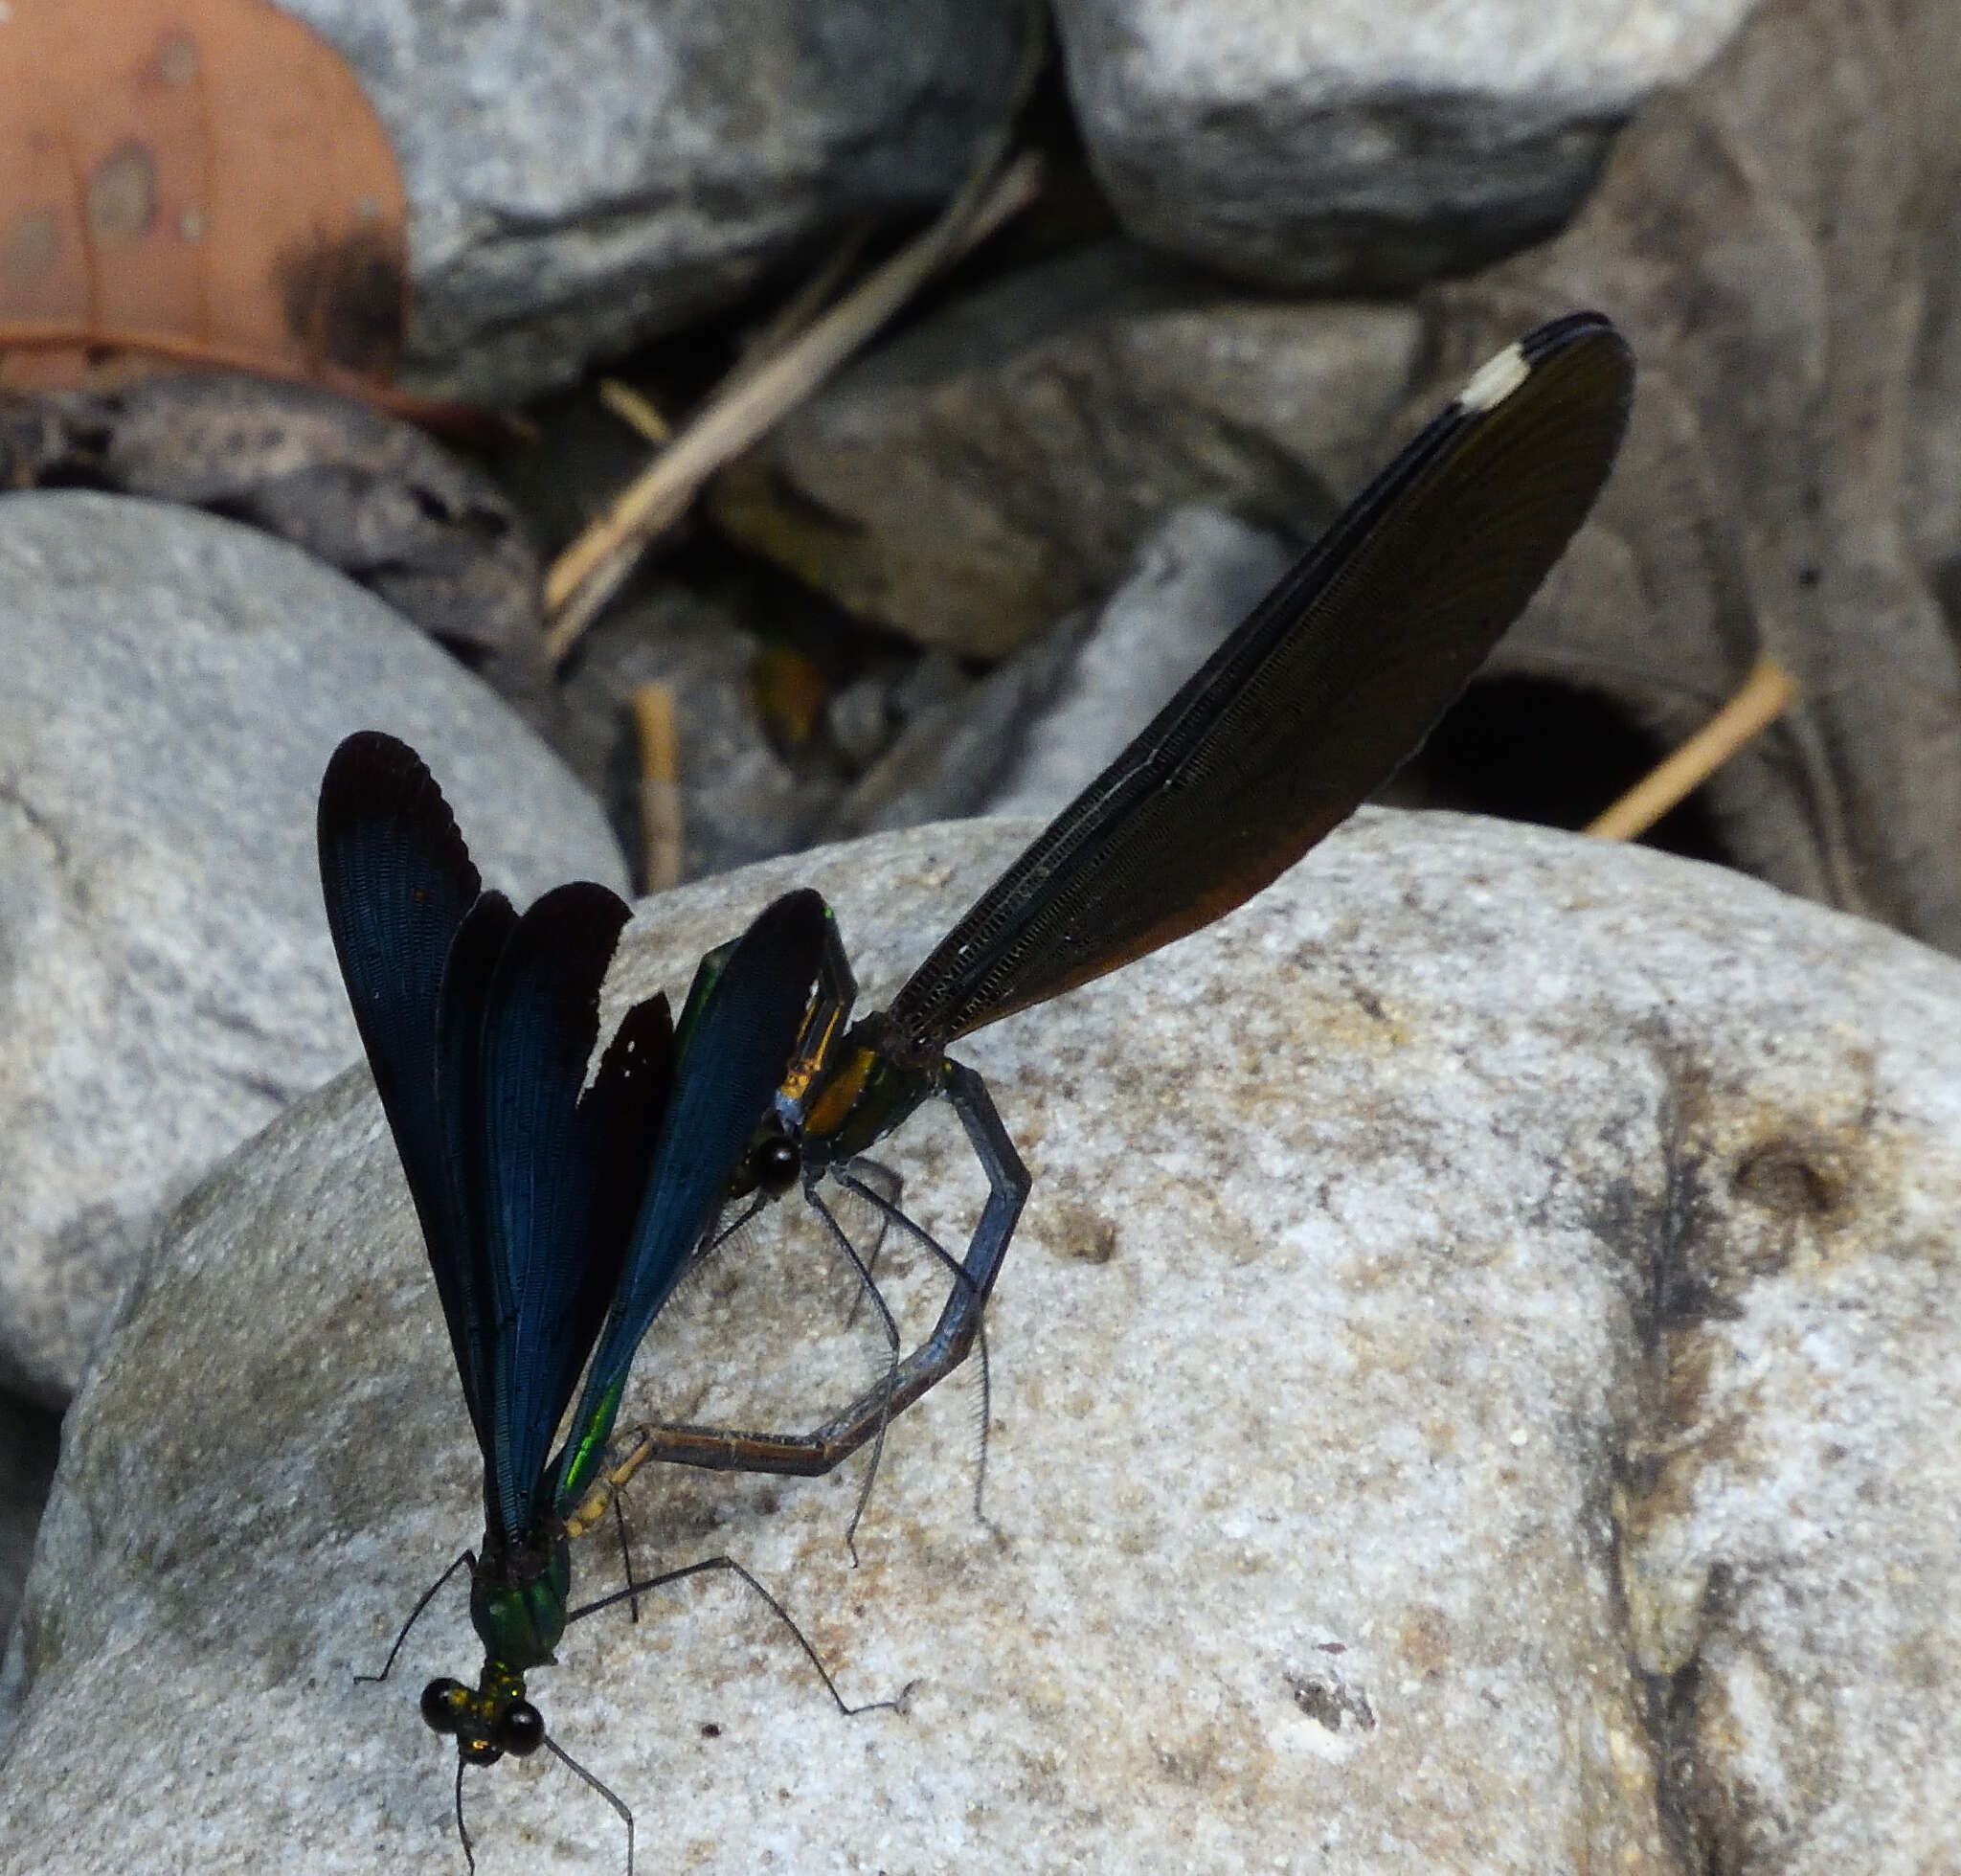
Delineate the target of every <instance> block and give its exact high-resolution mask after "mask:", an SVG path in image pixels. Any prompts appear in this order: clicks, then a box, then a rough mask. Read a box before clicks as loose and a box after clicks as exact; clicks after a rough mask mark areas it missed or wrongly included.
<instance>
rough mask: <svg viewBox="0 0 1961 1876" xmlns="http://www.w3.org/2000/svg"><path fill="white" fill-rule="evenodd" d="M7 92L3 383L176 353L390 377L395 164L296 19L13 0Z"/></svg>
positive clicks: (113, 2)
mask: <svg viewBox="0 0 1961 1876" xmlns="http://www.w3.org/2000/svg"><path fill="white" fill-rule="evenodd" d="M0 98H5V99H6V100H7V110H6V114H5V117H4V119H0V385H5V386H7V387H10V388H27V387H64V386H66V387H72V386H78V385H82V384H88V383H101V382H102V381H103V380H104V377H105V376H106V377H107V378H108V379H110V380H111V381H114V380H117V379H120V378H122V377H126V376H128V375H130V374H131V373H132V372H134V371H138V370H141V369H143V361H144V360H146V359H147V358H150V357H154V356H159V355H171V354H174V355H176V356H178V357H180V358H181V357H184V356H186V355H189V356H192V357H195V358H200V359H202V360H204V361H205V362H209V363H212V364H220V365H226V366H232V367H240V366H243V367H247V368H251V369H258V370H262V371H265V372H268V373H272V374H274V375H278V376H294V375H301V376H306V377H312V378H318V379H321V380H323V381H326V382H329V383H341V384H343V385H345V386H347V388H354V382H355V381H365V382H366V383H370V384H373V383H381V382H385V381H386V380H388V379H389V378H390V377H391V376H392V375H393V373H394V367H395V363H396V360H397V358H398V357H399V355H400V350H401V343H402V334H403V329H404V327H405V325H406V320H407V305H408V294H407V278H408V276H407V251H406V244H405V239H404V234H403V229H404V226H405V214H406V211H405V199H404V194H403V190H402V181H401V172H400V170H399V168H398V166H397V165H396V163H395V160H394V151H393V150H392V148H391V147H390V146H389V141H388V135H387V133H386V131H384V130H383V128H382V126H381V122H380V120H379V119H378V118H377V117H376V116H375V114H374V111H373V108H372V105H371V104H370V103H369V102H368V99H367V97H366V95H365V93H364V92H363V91H362V89H361V87H360V84H359V82H358V81H357V80H356V79H355V78H354V75H353V74H352V72H350V71H349V69H348V67H347V66H346V65H345V64H344V63H343V62H342V60H341V59H340V57H339V56H338V55H337V54H335V53H334V52H333V51H332V50H331V49H330V48H329V47H328V46H327V44H326V43H325V42H324V41H323V40H321V39H319V38H317V37H315V36H314V34H312V33H311V32H309V31H308V30H307V29H306V28H305V27H304V26H302V25H301V24H300V22H299V21H298V20H295V19H293V18H292V17H290V16H289V15H288V14H286V13H283V12H282V11H280V10H279V9H278V8H277V7H275V6H272V5H271V4H269V0H95V3H94V4H84V0H8V4H7V5H6V6H5V7H4V8H0ZM105 352H106V353H109V354H113V355H112V356H110V357H108V358H107V359H104V358H103V356H102V354H103V353H105Z"/></svg>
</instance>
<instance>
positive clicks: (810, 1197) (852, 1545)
mask: <svg viewBox="0 0 1961 1876" xmlns="http://www.w3.org/2000/svg"><path fill="white" fill-rule="evenodd" d="M840 1183H841V1184H842V1183H844V1182H842V1181H841V1182H840ZM849 1189H850V1190H853V1191H857V1192H861V1193H864V1194H865V1195H866V1196H868V1197H869V1196H870V1195H871V1188H870V1187H868V1186H862V1185H858V1184H856V1183H855V1182H854V1183H853V1184H852V1185H851V1186H850V1187H849ZM803 1196H804V1198H805V1199H806V1200H807V1201H808V1202H809V1205H810V1209H812V1210H813V1211H815V1212H816V1213H817V1215H818V1216H819V1217H820V1218H822V1219H823V1224H824V1229H825V1230H826V1231H827V1232H830V1234H831V1237H832V1239H833V1240H834V1241H835V1243H836V1244H837V1246H838V1248H839V1249H840V1250H841V1251H843V1252H844V1254H845V1256H846V1257H848V1258H849V1259H850V1260H851V1267H852V1269H853V1270H855V1271H856V1272H857V1273H858V1281H859V1285H860V1288H859V1292H858V1294H859V1296H860V1297H861V1298H863V1297H869V1298H870V1299H871V1305H872V1307H873V1308H874V1309H876V1310H877V1311H878V1320H879V1322H881V1323H883V1324H884V1326H885V1341H886V1347H887V1349H888V1351H889V1353H888V1358H887V1361H886V1370H885V1388H884V1390H883V1391H882V1397H883V1399H884V1401H885V1403H886V1406H885V1410H884V1412H883V1413H881V1414H880V1417H879V1422H878V1433H877V1435H876V1436H875V1437H874V1439H873V1440H872V1443H871V1463H870V1465H869V1466H868V1467H867V1468H866V1472H865V1483H864V1484H863V1485H862V1486H861V1487H860V1488H859V1492H858V1503H856V1504H855V1505H854V1506H853V1507H852V1509H851V1522H850V1523H849V1524H848V1525H846V1526H845V1548H846V1549H848V1550H849V1551H850V1553H851V1568H852V1569H853V1570H856V1569H857V1568H858V1526H859V1525H860V1523H861V1522H862V1521H863V1519H864V1517H865V1507H866V1506H867V1505H868V1504H869V1503H871V1488H872V1486H873V1484H874V1483H875V1482H876V1481H877V1479H878V1462H879V1460H880V1459H882V1458H884V1457H885V1430H886V1428H887V1427H888V1426H889V1425H890V1423H891V1407H890V1402H891V1390H892V1381H893V1379H894V1377H895V1376H896V1375H897V1374H898V1371H899V1347H900V1343H899V1325H898V1323H897V1322H894V1321H893V1320H892V1312H891V1310H890V1308H889V1307H888V1306H887V1304H886V1300H885V1298H884V1297H882V1296H881V1295H880V1294H879V1290H878V1285H877V1284H876V1283H874V1282H873V1281H872V1280H871V1272H870V1271H869V1270H868V1269H867V1268H866V1266H865V1261H864V1259H863V1258H861V1257H860V1256H859V1254H858V1248H857V1246H856V1245H854V1244H853V1243H852V1242H851V1240H850V1237H849V1236H848V1235H847V1234H846V1232H845V1228H844V1227H843V1226H842V1225H840V1224H839V1223H838V1220H837V1215H836V1214H835V1213H834V1212H833V1211H832V1210H831V1209H830V1207H829V1206H827V1205H826V1204H824V1202H823V1200H822V1199H821V1198H819V1197H818V1195H817V1182H816V1180H814V1179H812V1180H806V1181H805V1182H804V1187H803ZM884 1235H885V1233H884V1232H883V1231H881V1232H880V1233H879V1236H880V1237H881V1238H883V1237H884Z"/></svg>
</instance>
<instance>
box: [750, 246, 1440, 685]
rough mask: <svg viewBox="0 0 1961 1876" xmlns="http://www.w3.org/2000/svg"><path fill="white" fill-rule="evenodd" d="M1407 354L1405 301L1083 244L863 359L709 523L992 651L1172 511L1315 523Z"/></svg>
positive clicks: (1395, 390) (797, 422)
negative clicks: (1244, 277)
mask: <svg viewBox="0 0 1961 1876" xmlns="http://www.w3.org/2000/svg"><path fill="white" fill-rule="evenodd" d="M1421 337H1422V330H1421V326H1420V324H1419V322H1418V320H1417V317H1416V315H1415V314H1414V313H1413V312H1411V311H1410V310H1409V308H1407V307H1395V306H1380V305H1315V306H1308V305H1286V304H1275V303H1273V302H1269V301H1260V300H1250V299H1248V298H1246V297H1245V296H1244V295H1239V294H1235V293H1234V292H1233V291H1232V290H1231V289H1227V288H1222V287H1221V286H1220V285H1219V284H1218V283H1215V282H1209V281H1206V280H1204V279H1202V278H1200V277H1198V276H1195V275H1193V274H1192V273H1191V272H1189V271H1188V270H1186V269H1183V268H1179V267H1173V266H1169V265H1166V264H1164V263H1161V262H1159V261H1157V260H1152V259H1151V258H1150V257H1148V256H1146V255H1143V254H1141V253H1139V252H1138V250H1137V249H1135V248H1132V247H1130V246H1128V245H1126V244H1124V243H1122V242H1110V243H1105V244H1101V245H1098V246H1096V247H1093V248H1091V249H1088V250H1085V251H1082V252H1079V253H1076V254H1072V255H1069V256H1067V257H1065V258H1063V259H1061V260H1053V261H1048V262H1045V263H1043V264H1041V265H1039V266H1035V267H1030V268H1027V269H1026V270H1025V271H1023V272H1021V273H1019V274H1015V275H1012V276H1010V277H1009V278H1008V279H1006V280H1004V281H1003V282H1000V283H997V284H996V285H994V286H992V287H990V288H988V289H987V290H986V291H984V292H982V293H981V294H978V295H976V296H975V297H974V298H973V299H971V300H969V301H965V302H962V303H959V304H958V305H954V306H952V307H949V308H947V309H946V310H945V311H943V312H940V313H938V314H935V315H934V316H933V317H931V318H928V319H926V320H923V321H922V322H921V323H920V324H919V325H918V326H917V327H915V328H913V329H912V330H911V331H909V332H907V333H905V334H904V335H903V336H901V337H900V338H898V339H896V340H894V341H893V342H892V343H891V344H890V345H889V346H886V347H884V348H882V349H880V350H877V351H874V352H871V353H868V355H867V356H866V357H865V358H863V359H861V360H860V361H859V362H858V363H857V364H856V365H854V366H853V367H852V368H851V369H850V370H849V371H847V372H845V373H842V374H841V375H840V376H839V377H838V379H837V380H836V381H835V382H834V383H833V384H832V385H830V386H829V387H828V388H827V389H826V390H824V391H823V392H822V393H820V394H819V395H818V396H816V397H815V398H813V399H812V400H811V401H810V402H809V403H808V404H806V405H805V406H803V408H802V409H800V411H798V412H796V413H795V414H794V415H793V416H791V417H790V418H788V419H787V420H786V421H785V422H783V423H782V424H781V425H779V426H778V429H777V430H776V431H775V432H773V433H772V435H771V436H770V437H769V439H768V440H767V441H765V442H764V443H763V444H762V445H761V446H760V447H759V448H758V449H757V450H756V451H755V452H754V453H753V454H752V455H751V456H749V457H748V458H746V459H745V460H744V461H743V462H742V463H738V464H737V465H735V466H734V467H733V469H731V470H729V471H728V472H726V473H725V474H724V475H723V476H722V477H720V478H719V479H718V480H717V482H716V483H715V485H714V488H713V491H712V502H713V509H714V514H715V518H716V520H717V522H718V523H719V525H720V526H721V527H722V528H723V530H724V531H727V532H728V533H730V534H732V535H733V536H734V537H735V538H736V539H737V540H739V541H741V542H742V543H743V544H744V545H746V546H748V547H751V548H753V549H755V551H756V552H758V553H761V554H767V555H768V556H769V557H771V558H772V559H775V560H777V561H778V562H780V563H781V564H782V565H784V566H786V567H788V568H789V569H790V570H791V571H792V572H793V573H795V574H797V575H798V576H800V578H802V579H804V580H805V581H807V582H808V583H809V584H811V585H813V586H816V587H818V588H819V589H820V590H822V591H823V592H826V593H829V594H830V595H831V596H832V597H833V598H835V599H838V600H839V602H840V603H841V604H843V605H844V606H845V607H846V608H847V609H848V610H850V611H851V612H853V613H855V614H857V615H858V616H859V617H860V618H864V619H869V620H875V621H877V622H881V623H884V624H887V625H890V626H891V627H893V628H894V629H896V630H898V631H901V632H904V633H906V634H908V635H909V636H910V637H912V638H914V639H916V640H918V641H920V642H921V643H922V644H937V645H947V646H950V647H952V648H953V649H955V650H957V651H959V652H961V653H963V654H966V655H969V656H974V657H982V658H999V657H1003V656H1004V655H1005V654H1006V653H1007V652H1009V651H1011V650H1012V649H1013V648H1014V647H1015V646H1016V645H1018V644H1022V643H1023V642H1024V641H1025V640H1026V639H1028V638H1030V637H1032V636H1033V635H1034V634H1035V633H1036V632H1038V631H1041V630H1043V629H1044V628H1046V627H1047V626H1048V625H1049V624H1050V623H1051V622H1053V621H1055V620H1057V619H1059V618H1061V617H1062V616H1063V614H1065V613H1066V612H1068V611H1070V610H1071V608H1073V607H1075V606H1078V605H1081V604H1085V603H1087V602H1090V601H1093V600H1095V599H1100V598H1101V597H1102V596H1103V595H1104V594H1106V593H1107V592H1108V591H1109V590H1110V588H1111V587H1112V586H1114V585H1115V584H1116V581H1117V580H1118V579H1119V578H1121V577H1122V576H1123V573H1124V570H1125V567H1126V566H1127V564H1128V562H1129V560H1130V556H1131V555H1132V554H1133V553H1135V552H1136V550H1137V549H1138V546H1139V545H1140V544H1141V543H1142V541H1143V539H1144V538H1145V536H1146V535H1147V534H1149V532H1150V531H1151V530H1152V529H1153V528H1155V527H1156V526H1157V525H1158V524H1159V522H1161V520H1162V519H1163V517H1164V516H1165V515H1166V514H1168V513H1169V512H1170V511H1171V509H1174V508H1177V507H1180V506H1181V505H1183V504H1186V503H1192V502H1199V503H1206V504H1208V505H1211V506H1215V507H1225V508H1229V509H1235V510H1237V511H1240V512H1242V513H1244V514H1246V515H1247V516H1248V517H1249V518H1250V519H1251V520H1253V521H1256V522H1260V523H1263V524H1266V525H1269V526H1273V527H1275V528H1279V529H1283V530H1286V531H1290V532H1293V533H1295V534H1296V535H1306V536H1311V535H1312V534H1314V533H1315V532H1316V531H1318V530H1319V529H1320V528H1321V527H1324V526H1325V525H1326V524H1327V523H1328V522H1329V521H1330V520H1332V519H1333V518H1334V514H1335V511H1336V509H1337V508H1338V506H1339V500H1338V497H1337V494H1336V493H1335V491H1337V490H1345V489H1346V488H1348V487H1350V486H1353V484H1354V483H1355V481H1356V478H1357V475H1358V471H1359V467H1360V464H1361V463H1362V462H1363V460H1364V457H1365V456H1366V454H1367V452H1368V450H1369V448H1370V446H1371V445H1372V444H1373V443H1374V442H1375V441H1376V440H1377V438H1378V437H1379V435H1380V433H1381V430H1382V428H1383V425H1384V424H1385V422H1386V420H1387V418H1388V417H1389V416H1390V414H1391V413H1392V412H1393V411H1394V409H1395V408H1396V406H1397V405H1398V403H1399V402H1400V401H1401V399H1402V397H1403V396H1404V395H1405V394H1406V393H1407V391H1408V389H1409V383H1410V377H1411V374H1412V373H1413V372H1414V370H1415V369H1416V364H1417V353H1418V348H1419V345H1420V342H1421Z"/></svg>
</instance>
